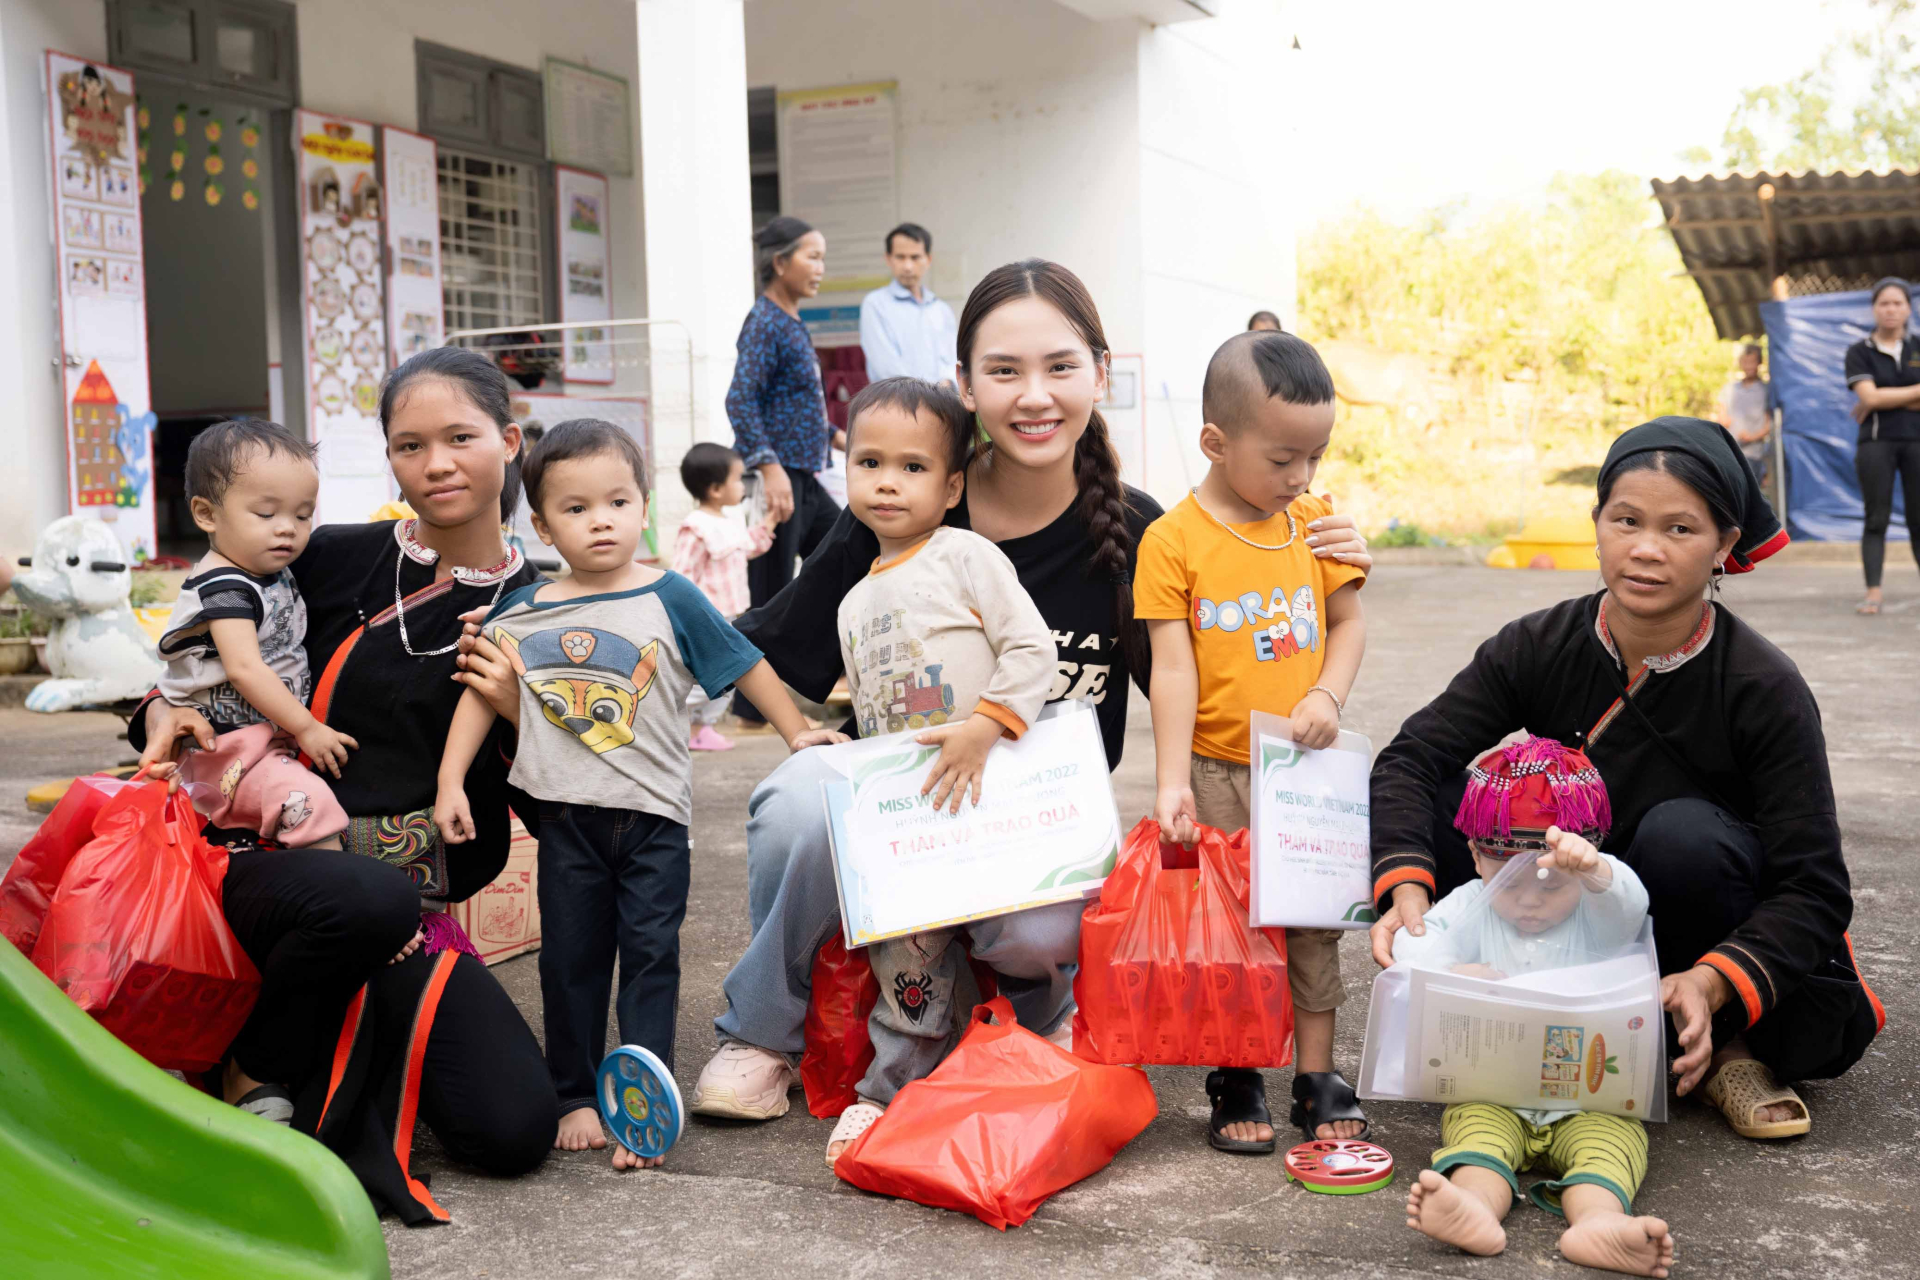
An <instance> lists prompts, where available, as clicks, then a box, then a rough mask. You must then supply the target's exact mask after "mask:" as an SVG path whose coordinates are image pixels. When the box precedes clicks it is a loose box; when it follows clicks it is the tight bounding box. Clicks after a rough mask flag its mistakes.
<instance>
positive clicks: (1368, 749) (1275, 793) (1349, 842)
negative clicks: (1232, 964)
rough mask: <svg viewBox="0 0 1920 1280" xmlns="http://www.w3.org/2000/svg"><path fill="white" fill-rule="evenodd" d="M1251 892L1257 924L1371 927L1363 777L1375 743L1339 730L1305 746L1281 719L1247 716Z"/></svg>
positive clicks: (1251, 920)
mask: <svg viewBox="0 0 1920 1280" xmlns="http://www.w3.org/2000/svg"><path fill="white" fill-rule="evenodd" d="M1249 733H1250V738H1251V742H1250V744H1249V745H1250V749H1251V759H1252V762H1253V805H1252V815H1251V824H1250V826H1249V828H1248V835H1249V837H1250V839H1251V843H1252V848H1251V860H1252V871H1251V892H1250V893H1249V896H1248V923H1250V924H1252V925H1254V926H1255V927H1257V928H1274V927H1278V926H1282V925H1284V926H1287V927H1289V928H1295V929H1364V928H1366V927H1367V926H1368V925H1370V924H1372V923H1373V920H1374V911H1373V856H1372V851H1371V848H1370V837H1371V828H1370V826H1369V823H1368V812H1369V810H1368V799H1367V795H1368V792H1367V773H1368V766H1369V764H1370V763H1371V761H1372V759H1373V744H1372V743H1371V742H1369V741H1367V739H1366V738H1364V737H1362V736H1361V735H1359V734H1357V733H1343V734H1341V735H1340V737H1339V739H1338V740H1337V741H1336V742H1335V743H1334V745H1333V746H1331V747H1327V748H1325V749H1324V750H1320V751H1311V750H1308V749H1307V748H1305V747H1297V746H1295V745H1294V744H1293V739H1292V737H1291V734H1290V730H1289V726H1288V721H1287V720H1286V718H1285V717H1283V716H1276V715H1269V714H1267V713H1266V712H1264V711H1256V712H1254V713H1253V720H1252V724H1251V728H1250V730H1249Z"/></svg>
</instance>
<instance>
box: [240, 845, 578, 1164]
mask: <svg viewBox="0 0 1920 1280" xmlns="http://www.w3.org/2000/svg"><path fill="white" fill-rule="evenodd" d="M224 908H225V913H226V917H227V924H228V925H229V926H230V927H231V928H232V929H233V932H234V936H235V937H236V938H238V939H239V941H240V945H241V947H242V948H243V949H244V950H245V951H246V953H247V955H248V957H249V958H250V959H251V960H252V961H253V963H254V965H255V967H256V968H258V969H259V970H260V998H259V1000H258V1002H257V1003H256V1004H255V1005H254V1011H253V1016H252V1017H250V1018H248V1019H247V1023H246V1025H245V1026H244V1027H242V1028H241V1030H240V1034H239V1035H238V1036H236V1037H235V1038H234V1042H233V1055H234V1057H235V1059H236V1060H237V1061H238V1062H239V1064H240V1068H241V1070H243V1071H245V1072H246V1073H247V1074H248V1075H250V1076H252V1077H253V1078H254V1079H256V1080H270V1081H274V1082H277V1083H282V1084H288V1085H292V1086H294V1087H295V1089H296V1091H297V1090H298V1088H299V1087H300V1085H301V1084H302V1083H303V1082H305V1081H306V1080H308V1079H309V1078H310V1077H311V1076H312V1075H313V1074H315V1073H316V1072H324V1071H325V1070H326V1069H327V1066H328V1063H329V1062H330V1061H331V1056H332V1053H333V1049H334V1044H335V1042H336V1041H337V1040H338V1038H339V1035H340V1022H341V1017H342V1015H343V1014H344V1012H345V1010H346V1006H347V1002H348V1001H349V1000H351V999H352V998H353V994H354V992H356V991H358V990H359V989H360V988H361V986H362V985H364V984H365V983H366V982H367V980H368V979H370V978H372V977H374V976H375V975H377V974H379V973H381V972H382V971H383V970H384V969H385V967H386V964H387V962H388V961H389V960H391V959H393V957H394V955H395V954H397V953H398V952H399V950H400V948H401V947H403V946H405V945H406V943H407V939H409V938H411V937H412V936H413V933H414V930H415V929H417V928H418V927H419V924H420V898H419V895H418V893H417V892H416V891H415V889H414V886H413V882H412V881H411V880H409V879H408V878H407V875H406V873H405V872H402V871H401V870H400V869H399V868H397V867H393V866H389V865H388V864H386V863H384V862H380V861H378V860H376V859H373V858H368V857H363V856H362V855H360V854H355V853H345V852H342V851H340V850H338V849H284V850H283V849H251V850H235V851H234V852H233V853H232V855H231V857H230V858H229V861H228V864H227V878H226V884H225V887H224ZM406 963H408V964H417V965H425V964H427V963H430V962H429V961H428V959H427V958H426V957H425V956H424V955H423V954H422V953H420V952H415V953H414V955H413V956H412V957H411V958H410V959H409V960H408V961H407V962H406ZM420 1117H421V1118H422V1119H424V1120H425V1121H426V1122H427V1124H428V1125H429V1126H431V1127H432V1129H433V1131H434V1133H435V1134H437V1135H438V1136H439V1138H440V1141H441V1145H442V1146H444V1147H445V1148H446V1150H447V1153H448V1155H450V1156H452V1157H453V1158H455V1159H457V1160H461V1161H464V1162H466V1163H469V1164H473V1165H476V1166H478V1167H479V1168H481V1169H483V1170H485V1171H487V1172H488V1173H493V1174H497V1175H500V1176H513V1175H516V1174H521V1173H525V1172H527V1171H528V1170H530V1169H532V1168H534V1167H535V1166H536V1165H538V1164H539V1163H540V1161H541V1160H542V1159H544V1158H545V1156H546V1153H547V1150H548V1149H549V1148H550V1147H551V1146H552V1145H553V1135H554V1129H555V1125H556V1123H557V1117H556V1113H555V1108H554V1098H553V1088H552V1086H551V1085H550V1084H549V1083H548V1080H547V1074H546V1066H545V1064H544V1063H543V1062H542V1061H541V1058H540V1045H539V1042H538V1041H536V1040H535V1039H534V1038H533V1031H532V1029H531V1028H529V1027H528V1026H527V1022H526V1019H525V1018H522V1017H521V1016H520V1011H519V1010H518V1009H516V1008H514V1005H513V1000H512V999H511V998H510V997H509V996H508V995H507V993H506V991H505V990H503V989H502V988H501V986H500V983H499V982H498V981H497V980H495V978H494V976H493V975H492V974H491V973H489V972H487V968H486V966H485V965H483V964H481V963H480V962H479V961H478V960H475V959H473V957H471V956H462V957H460V959H459V961H458V962H457V963H456V965H455V967H454V971H453V975H452V976H451V977H450V978H449V979H448V981H447V986H446V990H445V991H444V992H443V993H442V994H441V998H440V1010H439V1015H438V1016H437V1017H436V1018H435V1019H434V1023H433V1032H432V1034H431V1035H430V1036H429V1037H428V1039H427V1053H426V1059H425V1063H424V1065H423V1066H422V1068H421V1073H420Z"/></svg>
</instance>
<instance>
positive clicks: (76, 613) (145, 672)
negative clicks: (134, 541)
mask: <svg viewBox="0 0 1920 1280" xmlns="http://www.w3.org/2000/svg"><path fill="white" fill-rule="evenodd" d="M132 589H133V573H132V570H130V569H129V568H128V567H127V554H126V552H125V551H123V550H121V548H120V540H119V539H118V538H116V537H114V536H113V531H112V530H111V529H109V528H107V526H106V525H104V524H101V523H100V522H99V521H98V520H90V519H88V518H86V517H85V516H63V517H61V518H60V519H58V520H55V521H54V522H53V523H52V524H50V525H48V526H47V527H46V528H45V529H44V530H43V531H42V532H41V534H40V541H39V543H38V544H37V545H36V546H35V547H34V549H33V569H32V570H31V571H30V572H27V573H23V574H21V575H20V576H19V577H17V578H15V579H14V580H13V590H14V594H15V595H17V596H19V597H20V603H21V604H24V605H25V606H27V608H29V609H31V610H33V611H34V612H35V613H37V614H40V615H41V616H42V617H46V618H51V619H52V620H53V629H52V633H51V634H50V635H49V636H48V637H47V669H48V670H49V671H51V672H53V679H51V680H43V681H41V682H40V683H39V684H37V685H35V686H34V687H33V689H32V690H31V691H30V692H28V694H27V710H29V711H72V710H74V709H76V708H78V707H90V706H98V705H100V704H102V703H108V702H118V701H120V700H121V699H123V698H138V697H142V696H144V695H145V694H146V692H147V690H149V689H151V688H153V686H154V683H155V681H157V680H158V679H159V678H160V671H161V662H160V657H159V655H158V654H156V653H155V652H154V649H153V644H152V642H151V641H150V640H148V639H147V633H146V632H145V631H143V630H142V629H141V627H140V623H139V620H138V619H136V618H135V617H134V616H133V606H132V605H130V604H129V603H128V602H127V597H128V595H129V593H130V592H131V591H132Z"/></svg>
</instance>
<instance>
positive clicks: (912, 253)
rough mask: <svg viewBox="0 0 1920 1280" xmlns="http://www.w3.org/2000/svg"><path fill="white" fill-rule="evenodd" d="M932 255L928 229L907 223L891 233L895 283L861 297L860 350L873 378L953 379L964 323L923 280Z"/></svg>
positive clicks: (890, 259) (889, 260)
mask: <svg viewBox="0 0 1920 1280" xmlns="http://www.w3.org/2000/svg"><path fill="white" fill-rule="evenodd" d="M932 255H933V236H932V234H931V233H929V232H928V231H927V229H926V228H925V227H922V226H918V225H916V224H915V223H911V222H903V223H901V224H900V225H899V226H897V227H895V228H894V229H893V230H891V231H889V232H887V267H888V268H889V269H890V270H891V271H892V272H893V283H892V284H890V285H887V286H885V287H883V288H879V289H875V290H874V291H873V292H872V293H870V294H868V295H867V296H866V297H865V298H863V299H861V301H860V349H861V350H862V351H864V352H865V353H866V357H867V378H868V380H869V381H872V382H878V381H880V379H882V378H898V377H902V376H907V377H914V378H924V379H926V380H927V381H928V382H936V383H938V382H945V383H951V382H952V381H953V374H954V370H953V365H954V337H955V335H956V333H957V332H958V331H959V327H960V326H959V323H958V322H957V321H956V320H955V319H954V318H953V308H952V307H950V306H948V305H947V304H946V303H944V302H942V301H941V300H940V299H938V298H936V297H934V296H933V290H931V289H928V288H925V287H924V286H922V284H921V281H923V280H925V279H926V277H927V269H928V267H929V266H931V265H932V261H933V258H932Z"/></svg>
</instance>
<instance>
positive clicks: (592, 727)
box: [493, 627, 660, 755]
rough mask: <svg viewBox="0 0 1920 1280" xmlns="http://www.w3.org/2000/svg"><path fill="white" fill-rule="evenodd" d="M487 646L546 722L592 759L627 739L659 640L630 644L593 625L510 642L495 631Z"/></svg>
mask: <svg viewBox="0 0 1920 1280" xmlns="http://www.w3.org/2000/svg"><path fill="white" fill-rule="evenodd" d="M493 642H494V643H495V644H497V645H499V646H500V647H501V648H502V649H503V650H505V651H506V654H507V660H508V661H509V662H511V663H512V664H513V669H514V671H515V672H517V673H518V674H519V676H520V678H521V679H522V680H524V681H526V684H527V687H528V688H529V689H532V690H533V692H534V695H535V696H536V697H538V698H539V699H540V709H541V711H542V712H544V713H545V715H546V717H547V720H548V722H549V723H551V724H553V725H556V726H558V727H559V728H562V729H565V730H566V731H567V732H568V733H571V734H572V735H573V736H574V737H576V738H578V739H580V741H581V742H582V743H584V744H585V745H586V747H587V749H588V750H590V751H592V752H593V753H594V754H595V755H605V754H606V753H607V752H609V751H612V750H615V749H616V748H619V747H624V746H627V745H628V744H629V743H631V742H632V741H633V718H634V715H635V714H636V713H637V712H638V711H639V709H640V702H641V699H643V698H645V697H646V696H647V691H648V690H650V689H652V688H653V677H654V673H655V671H656V670H657V669H658V666H659V656H660V642H659V641H658V640H651V641H648V642H647V644H646V645H645V646H641V645H636V644H634V643H633V641H631V640H628V639H627V638H626V637H624V636H617V635H614V634H613V633H612V632H610V631H602V630H600V629H599V628H597V627H556V628H554V629H553V630H551V631H536V632H534V633H533V634H532V635H530V636H528V637H527V638H526V639H524V640H515V639H514V638H513V636H512V635H511V634H510V633H508V632H507V631H505V630H503V629H501V628H499V627H495V628H494V629H493Z"/></svg>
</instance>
